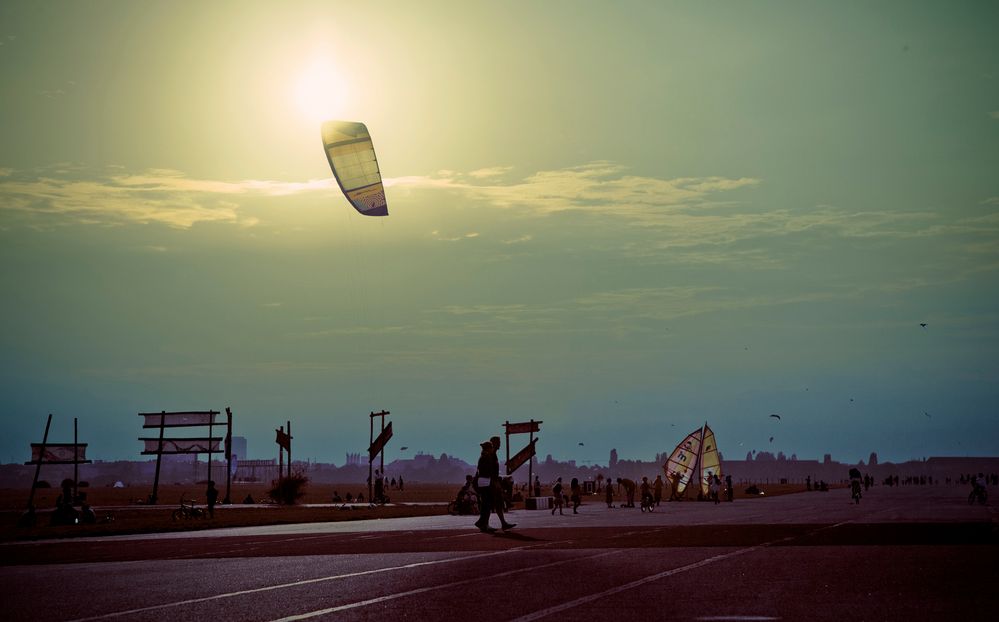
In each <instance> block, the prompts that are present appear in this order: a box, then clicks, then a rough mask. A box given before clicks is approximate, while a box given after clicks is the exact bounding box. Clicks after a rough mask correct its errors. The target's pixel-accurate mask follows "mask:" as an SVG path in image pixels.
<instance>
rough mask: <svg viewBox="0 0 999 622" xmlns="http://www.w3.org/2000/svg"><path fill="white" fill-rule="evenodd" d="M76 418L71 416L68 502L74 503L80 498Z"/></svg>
mask: <svg viewBox="0 0 999 622" xmlns="http://www.w3.org/2000/svg"><path fill="white" fill-rule="evenodd" d="M76 422H77V418H76V417H73V500H72V501H71V502H70V503H71V504H72V503H76V500H77V499H79V498H80V462H79V460H80V446H79V445H78V444H77V443H78V438H79V435H78V434H77V429H76Z"/></svg>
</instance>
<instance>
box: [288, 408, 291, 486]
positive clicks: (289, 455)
mask: <svg viewBox="0 0 999 622" xmlns="http://www.w3.org/2000/svg"><path fill="white" fill-rule="evenodd" d="M288 477H291V421H289V422H288Z"/></svg>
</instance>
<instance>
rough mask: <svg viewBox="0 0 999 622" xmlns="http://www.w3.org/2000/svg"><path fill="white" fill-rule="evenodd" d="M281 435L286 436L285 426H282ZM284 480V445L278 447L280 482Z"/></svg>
mask: <svg viewBox="0 0 999 622" xmlns="http://www.w3.org/2000/svg"><path fill="white" fill-rule="evenodd" d="M281 434H282V435H284V426H281ZM282 479H284V445H278V482H280V481H281V480H282Z"/></svg>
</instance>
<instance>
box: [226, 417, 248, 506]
mask: <svg viewBox="0 0 999 622" xmlns="http://www.w3.org/2000/svg"><path fill="white" fill-rule="evenodd" d="M225 420H226V434H225V499H223V500H222V503H225V504H226V505H229V504H230V503H232V499H230V498H229V492H230V490H229V489H230V484H231V483H232V410H230V409H229V407H228V406H226V407H225ZM243 457H244V458H245V457H246V456H243Z"/></svg>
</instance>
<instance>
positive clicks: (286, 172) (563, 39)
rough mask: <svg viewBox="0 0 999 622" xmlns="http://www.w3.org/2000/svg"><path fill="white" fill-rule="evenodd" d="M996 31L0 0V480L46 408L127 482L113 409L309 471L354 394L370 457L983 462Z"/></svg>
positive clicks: (994, 195) (962, 23) (800, 5)
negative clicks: (227, 422)
mask: <svg viewBox="0 0 999 622" xmlns="http://www.w3.org/2000/svg"><path fill="white" fill-rule="evenodd" d="M996 24H999V4H996V3H993V2H946V3H944V2H926V3H920V2H912V1H905V2H897V3H891V2H879V3H869V2H824V3H819V2H732V3H724V2H689V3H675V4H674V3H666V2H606V3H597V2H502V3H484V2H483V3H478V2H471V3H469V2H398V3H387V2H377V3H376V2H371V3H357V2H345V3H338V2H332V1H329V0H324V1H322V2H315V3H300V2H289V3H281V4H280V5H277V4H274V3H263V2H261V3H252V2H250V3H248V2H246V1H245V0H240V1H239V2H230V3H227V2H209V3H203V2H161V3H154V2H86V3H80V2H66V3H59V2H44V3H40V2H7V1H5V2H3V3H2V4H0V78H2V79H0V89H2V91H0V292H2V296H0V313H2V316H0V317H2V321H3V331H2V333H0V372H2V374H0V417H2V425H3V434H2V435H0V460H2V461H4V462H8V461H15V462H23V461H24V460H27V459H28V457H29V454H28V443H29V442H32V441H35V442H37V441H40V440H41V434H42V430H43V427H44V423H45V416H46V415H47V414H48V413H50V412H51V413H54V415H55V418H54V422H53V430H52V433H51V440H55V441H67V440H71V437H72V419H73V417H79V419H80V430H81V440H82V441H85V442H89V443H90V450H89V453H90V455H89V457H91V458H98V459H122V458H124V459H138V458H139V452H140V451H141V444H140V443H139V442H138V441H137V440H136V438H137V437H138V436H141V435H142V430H141V428H140V425H141V420H140V419H139V418H138V417H137V416H136V413H138V412H141V411H159V410H188V409H190V410H203V409H209V408H211V409H216V410H224V408H225V407H226V406H231V407H232V409H233V411H234V413H235V417H236V434H239V435H243V436H246V437H248V439H249V448H250V454H251V457H271V456H273V455H276V449H277V448H276V445H275V444H274V442H273V438H274V432H273V430H274V428H276V427H277V426H278V425H281V424H283V423H284V422H285V421H286V420H288V419H290V420H292V425H293V430H294V432H295V436H296V440H295V455H296V456H297V457H300V458H306V457H310V458H316V459H320V460H325V461H331V460H332V461H335V462H337V463H338V464H339V463H342V462H343V460H344V455H345V453H346V452H348V451H364V450H365V449H366V447H367V444H368V425H367V424H368V416H367V414H368V412H369V411H371V410H380V409H388V410H390V411H391V412H392V416H391V420H392V421H393V422H394V423H393V427H394V429H395V438H394V439H393V440H392V442H391V443H390V445H389V449H388V454H387V457H388V459H390V460H391V459H394V458H397V457H405V456H406V455H412V454H413V453H415V452H416V451H424V452H429V453H435V454H437V453H440V452H448V453H452V454H455V455H457V456H459V457H462V458H464V459H466V460H472V459H474V457H475V456H476V455H477V449H478V442H479V441H480V440H482V439H483V438H486V437H488V436H489V435H491V434H494V433H499V432H500V431H501V430H502V428H501V424H502V422H503V421H505V420H509V421H521V420H527V419H528V418H531V417H533V418H535V419H540V420H543V421H544V424H543V426H542V433H541V441H540V444H539V453H540V454H541V455H542V456H544V455H545V454H548V453H551V454H554V455H555V456H556V457H559V458H564V459H575V460H577V461H594V462H600V463H606V461H607V456H608V453H609V451H610V449H611V448H617V450H618V452H619V454H620V456H621V457H622V458H632V459H634V458H640V459H651V458H652V457H653V455H654V454H655V453H656V452H659V451H668V450H669V449H671V448H672V447H673V446H674V445H675V444H676V443H677V442H678V441H679V440H680V439H681V438H682V437H683V436H684V435H685V434H686V433H687V432H690V431H691V430H693V429H694V428H696V427H697V426H699V425H700V424H701V423H702V422H704V421H708V422H709V423H710V424H711V425H712V427H713V428H714V429H715V431H716V434H717V436H718V442H719V446H720V448H721V450H722V452H723V453H724V454H725V455H726V456H728V457H730V458H739V459H742V458H744V457H745V455H746V453H747V452H748V451H750V450H751V449H757V450H769V451H773V452H777V451H783V452H785V453H787V454H788V455H790V454H791V453H796V454H797V455H798V457H800V458H820V459H821V457H822V454H823V453H826V452H829V453H831V454H832V455H833V457H834V458H835V459H840V460H845V461H846V460H849V461H853V460H857V459H861V458H862V459H865V460H866V459H867V457H868V455H869V454H870V452H871V451H877V452H878V453H879V456H880V458H881V460H882V461H886V460H895V461H900V460H906V459H911V458H921V457H924V456H932V455H997V454H999V417H997V415H999V412H997V410H999V355H997V354H999V347H997V346H999V43H997V41H999V39H997V38H996V36H995V26H996ZM326 119H344V120H354V121H362V122H364V123H366V124H367V126H368V128H369V130H370V131H371V134H372V138H373V141H374V145H375V149H376V152H377V154H378V158H379V163H380V165H381V168H382V173H383V176H384V177H385V179H386V185H387V192H386V194H387V198H388V204H389V211H390V214H391V215H390V216H388V217H387V218H365V217H363V216H360V215H359V214H357V213H356V212H354V211H353V210H352V209H351V208H350V207H349V205H348V203H347V202H346V201H345V200H344V198H343V197H342V195H340V192H339V190H338V188H337V187H336V184H335V182H334V181H333V180H332V177H331V175H330V171H329V168H328V165H327V162H326V157H325V156H324V154H323V150H322V145H321V142H320V137H319V124H320V122H321V121H323V120H326ZM922 322H925V323H926V324H927V326H926V327H925V328H923V327H921V326H920V323H922ZM771 413H778V414H780V415H781V416H782V420H781V421H780V422H778V421H777V420H776V419H774V418H771V417H769V415H770V414H771ZM771 436H773V437H774V440H773V441H772V442H770V441H769V438H770V437H771ZM524 441H526V439H524ZM579 443H585V445H583V446H580V445H579ZM518 444H520V443H519V441H518ZM401 446H408V447H409V449H408V450H407V451H405V452H404V451H401V450H400V447H401Z"/></svg>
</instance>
